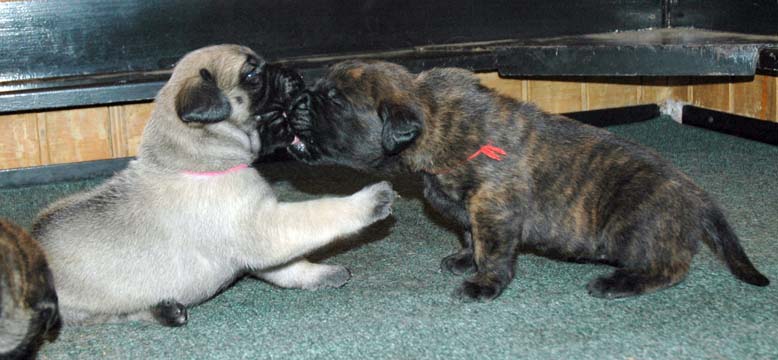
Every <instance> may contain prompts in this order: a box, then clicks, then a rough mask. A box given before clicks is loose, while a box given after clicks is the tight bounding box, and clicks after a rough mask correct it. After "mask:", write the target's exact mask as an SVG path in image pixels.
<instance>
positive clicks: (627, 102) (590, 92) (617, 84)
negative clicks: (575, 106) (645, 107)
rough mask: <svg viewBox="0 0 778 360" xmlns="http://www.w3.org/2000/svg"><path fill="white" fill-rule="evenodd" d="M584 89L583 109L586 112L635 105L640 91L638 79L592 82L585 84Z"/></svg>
mask: <svg viewBox="0 0 778 360" xmlns="http://www.w3.org/2000/svg"><path fill="white" fill-rule="evenodd" d="M603 80H604V79H603ZM586 87H587V89H586V105H585V108H586V109H588V110H596V109H605V108H612V107H620V106H631V105H637V104H638V99H639V97H640V90H641V89H640V79H638V78H635V79H619V80H617V81H613V82H604V81H603V82H598V81H594V82H589V83H587V84H586Z"/></svg>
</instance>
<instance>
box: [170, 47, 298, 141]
mask: <svg viewBox="0 0 778 360" xmlns="http://www.w3.org/2000/svg"><path fill="white" fill-rule="evenodd" d="M303 87H304V83H303V81H302V78H300V76H299V75H297V74H296V73H295V72H293V71H291V70H287V69H284V68H282V67H280V66H276V65H272V64H269V63H267V62H266V61H265V60H264V59H263V58H262V57H260V56H259V55H257V54H256V53H254V52H253V51H252V50H251V49H249V48H246V47H242V46H238V45H216V46H209V47H205V48H202V49H198V50H195V51H193V52H190V53H189V54H187V55H185V56H184V57H183V58H182V59H181V60H180V61H179V62H178V64H177V65H176V67H175V68H174V70H173V74H172V76H171V78H170V80H169V81H168V83H167V84H166V85H165V87H164V88H163V90H162V91H161V92H160V96H159V97H158V102H159V103H162V104H159V105H161V106H163V107H166V108H167V109H169V110H167V111H168V112H174V113H175V115H176V118H177V121H180V123H182V124H185V125H186V126H188V127H190V128H193V129H202V130H203V131H204V132H205V133H207V132H208V131H209V130H213V131H217V130H218V131H221V132H222V133H225V132H234V131H233V130H236V131H237V132H243V133H244V134H247V136H250V134H251V133H252V132H254V131H256V130H257V128H259V129H260V132H261V129H262V127H263V126H269V125H270V124H271V123H273V122H278V119H280V118H281V116H282V113H283V111H284V110H286V109H287V108H288V106H289V102H290V101H291V99H292V98H293V97H294V96H295V95H297V94H298V93H299V92H300V91H301V90H302V89H303ZM217 124H218V126H216V127H214V125H217ZM287 136H288V137H289V138H288V139H285V140H287V144H288V142H290V141H291V140H292V137H291V134H287ZM276 140H284V139H276ZM252 146H253V144H252ZM263 146H264V144H263ZM254 150H256V149H254Z"/></svg>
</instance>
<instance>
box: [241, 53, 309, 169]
mask: <svg viewBox="0 0 778 360" xmlns="http://www.w3.org/2000/svg"><path fill="white" fill-rule="evenodd" d="M249 64H250V61H249ZM241 86H243V87H244V89H245V91H246V92H247V93H248V94H249V96H250V97H251V99H252V104H251V113H252V114H254V119H255V120H256V122H257V123H256V127H257V130H258V132H259V138H260V144H261V148H260V155H265V154H269V153H271V152H273V151H275V150H276V149H279V148H283V147H285V146H287V145H289V144H291V143H292V140H293V139H294V134H293V132H292V130H291V128H290V127H289V121H288V114H287V110H288V109H289V108H290V105H291V102H292V100H293V99H294V98H295V97H296V96H297V95H298V94H300V92H302V90H303V89H304V87H305V83H304V82H303V79H302V77H301V76H300V75H299V74H297V73H296V72H294V71H292V70H290V69H286V68H283V67H280V66H276V65H270V64H266V65H265V66H262V67H260V66H258V65H257V66H254V67H253V68H250V69H249V70H248V71H247V72H245V74H244V75H243V76H242V78H241Z"/></svg>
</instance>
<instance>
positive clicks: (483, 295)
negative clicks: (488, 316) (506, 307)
mask: <svg viewBox="0 0 778 360" xmlns="http://www.w3.org/2000/svg"><path fill="white" fill-rule="evenodd" d="M503 289H505V286H504V285H502V284H500V283H497V282H493V281H484V280H476V279H468V280H465V281H464V282H463V283H462V285H460V286H459V287H458V288H457V289H456V290H455V291H454V297H455V298H457V299H459V300H462V301H464V302H473V301H483V300H493V299H495V298H497V297H498V296H500V294H501V293H502V291H503Z"/></svg>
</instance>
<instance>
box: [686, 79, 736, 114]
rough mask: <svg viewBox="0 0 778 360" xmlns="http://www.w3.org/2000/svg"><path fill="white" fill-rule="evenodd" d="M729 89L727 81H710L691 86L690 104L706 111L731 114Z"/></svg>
mask: <svg viewBox="0 0 778 360" xmlns="http://www.w3.org/2000/svg"><path fill="white" fill-rule="evenodd" d="M731 87H732V85H731V84H730V83H729V81H728V79H712V80H709V82H708V83H702V84H695V85H692V86H691V100H690V102H691V103H692V104H693V105H696V106H700V107H704V108H708V109H713V110H720V111H726V112H731V111H732V101H731V100H732V97H731V91H732V89H731Z"/></svg>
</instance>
